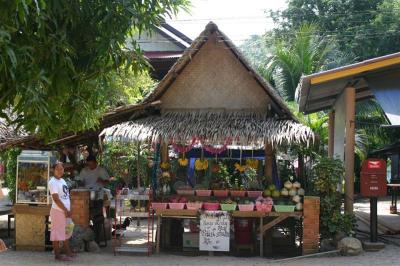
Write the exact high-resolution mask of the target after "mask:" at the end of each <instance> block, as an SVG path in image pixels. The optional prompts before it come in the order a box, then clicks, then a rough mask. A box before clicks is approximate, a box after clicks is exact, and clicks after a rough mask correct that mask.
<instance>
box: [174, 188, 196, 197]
mask: <svg viewBox="0 0 400 266" xmlns="http://www.w3.org/2000/svg"><path fill="white" fill-rule="evenodd" d="M176 193H177V194H178V195H181V196H192V195H194V190H191V189H178V190H177V191H176Z"/></svg>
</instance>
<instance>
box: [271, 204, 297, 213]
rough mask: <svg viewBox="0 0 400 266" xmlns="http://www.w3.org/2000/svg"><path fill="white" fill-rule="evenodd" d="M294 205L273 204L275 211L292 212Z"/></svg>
mask: <svg viewBox="0 0 400 266" xmlns="http://www.w3.org/2000/svg"><path fill="white" fill-rule="evenodd" d="M295 207H296V206H295V205H274V209H275V211H276V212H294V209H295Z"/></svg>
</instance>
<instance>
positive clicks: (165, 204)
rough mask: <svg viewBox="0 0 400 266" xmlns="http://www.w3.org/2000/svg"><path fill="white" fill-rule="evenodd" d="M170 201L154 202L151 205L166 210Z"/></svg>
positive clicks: (156, 208) (155, 208)
mask: <svg viewBox="0 0 400 266" xmlns="http://www.w3.org/2000/svg"><path fill="white" fill-rule="evenodd" d="M167 205H168V203H163V202H152V203H151V207H152V208H153V209H154V210H165V209H166V208H167Z"/></svg>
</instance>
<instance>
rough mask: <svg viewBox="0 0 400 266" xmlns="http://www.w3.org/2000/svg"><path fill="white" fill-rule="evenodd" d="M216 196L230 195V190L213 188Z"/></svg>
mask: <svg viewBox="0 0 400 266" xmlns="http://www.w3.org/2000/svg"><path fill="white" fill-rule="evenodd" d="M213 193H214V196H215V197H228V193H229V191H228V190H213Z"/></svg>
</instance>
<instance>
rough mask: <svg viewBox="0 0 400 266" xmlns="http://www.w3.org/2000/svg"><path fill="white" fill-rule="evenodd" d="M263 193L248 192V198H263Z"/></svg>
mask: <svg viewBox="0 0 400 266" xmlns="http://www.w3.org/2000/svg"><path fill="white" fill-rule="evenodd" d="M262 194H263V192H262V191H247V196H248V197H249V198H258V197H260V196H262Z"/></svg>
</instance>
